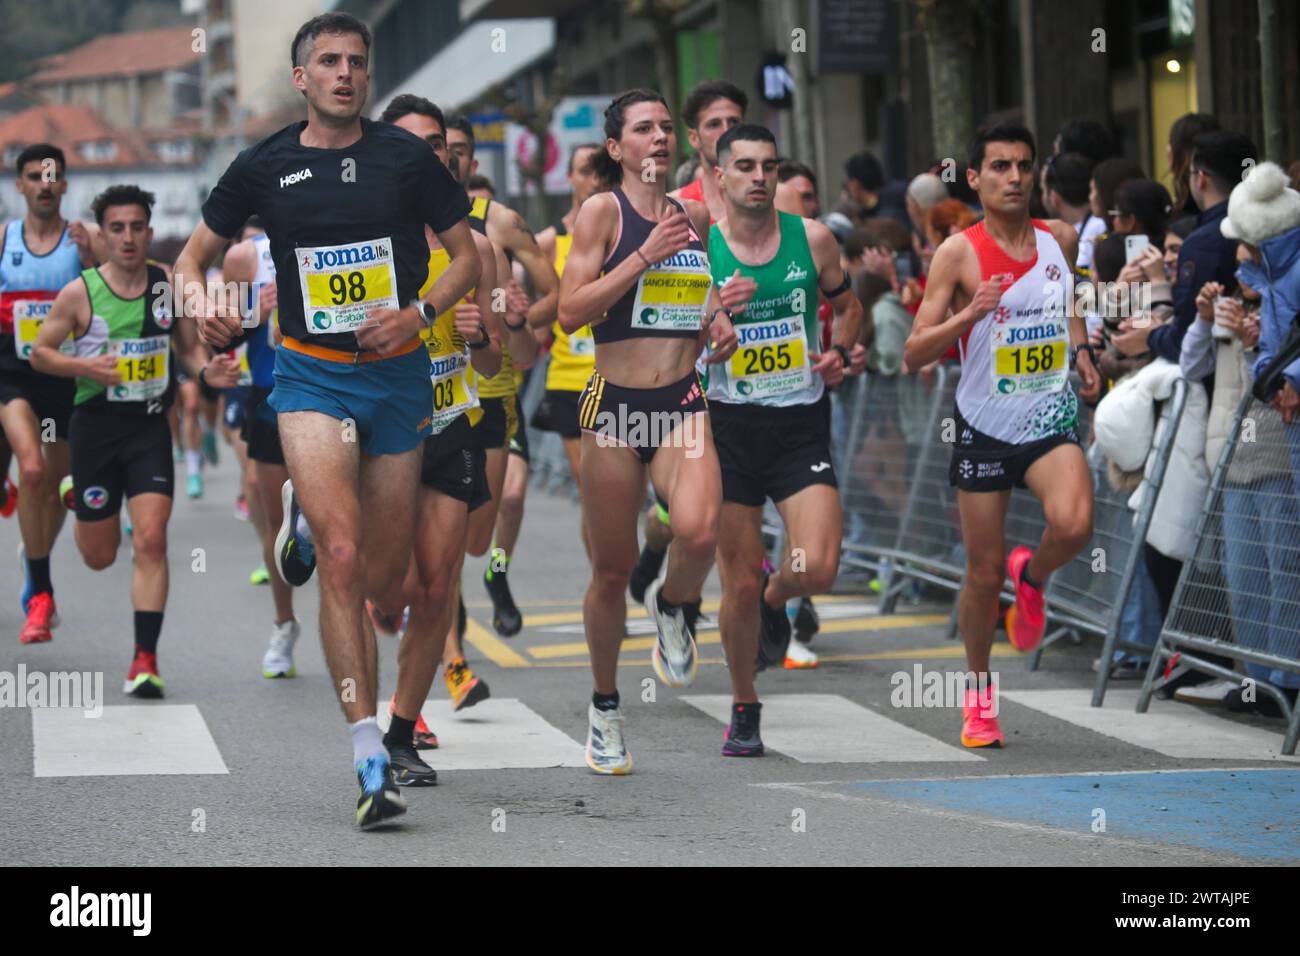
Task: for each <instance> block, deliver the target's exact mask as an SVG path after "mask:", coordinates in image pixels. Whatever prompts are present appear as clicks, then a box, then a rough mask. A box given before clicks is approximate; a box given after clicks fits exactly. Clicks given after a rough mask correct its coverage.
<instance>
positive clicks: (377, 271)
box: [297, 238, 399, 335]
mask: <svg viewBox="0 0 1300 956" xmlns="http://www.w3.org/2000/svg"><path fill="white" fill-rule="evenodd" d="M297 261H298V280H299V285H300V287H301V289H302V311H303V317H304V318H305V319H306V321H307V331H308V332H311V333H312V334H314V335H327V334H334V333H339V332H355V331H356V330H357V329H358V328H360V327H361V324H362V323H363V322H365V320H366V314H367V313H368V312H370V310H371V309H377V308H389V309H396V308H398V307H399V306H398V304H397V275H396V272H395V271H394V268H393V243H392V241H391V240H390V239H387V238H384V239H372V240H368V241H366V242H353V243H349V244H348V245H343V246H318V247H316V248H314V249H302V248H300V249H298V250H297Z"/></svg>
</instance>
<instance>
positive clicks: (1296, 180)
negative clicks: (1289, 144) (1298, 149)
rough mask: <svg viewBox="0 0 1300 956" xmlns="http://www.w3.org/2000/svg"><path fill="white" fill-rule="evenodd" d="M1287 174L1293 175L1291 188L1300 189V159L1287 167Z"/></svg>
mask: <svg viewBox="0 0 1300 956" xmlns="http://www.w3.org/2000/svg"><path fill="white" fill-rule="evenodd" d="M1286 174H1287V175H1288V176H1290V177H1291V188H1292V189H1300V159H1297V160H1296V161H1295V162H1294V163H1292V164H1291V165H1290V166H1288V167H1287V168H1286Z"/></svg>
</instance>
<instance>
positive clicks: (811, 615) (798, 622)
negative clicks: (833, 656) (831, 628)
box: [794, 597, 822, 644]
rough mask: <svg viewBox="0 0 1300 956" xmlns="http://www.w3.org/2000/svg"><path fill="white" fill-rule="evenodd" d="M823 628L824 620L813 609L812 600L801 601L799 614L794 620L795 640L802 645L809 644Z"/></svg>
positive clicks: (804, 599)
mask: <svg viewBox="0 0 1300 956" xmlns="http://www.w3.org/2000/svg"><path fill="white" fill-rule="evenodd" d="M821 628H822V619H821V617H820V615H818V613H817V608H815V607H813V602H812V598H810V597H803V598H800V599H799V613H798V614H796V615H795V618H794V639H795V640H796V641H798V642H799V643H800V644H807V643H808V642H809V641H811V640H812V639H813V635H814V634H816V633H817V632H818V631H820V630H821Z"/></svg>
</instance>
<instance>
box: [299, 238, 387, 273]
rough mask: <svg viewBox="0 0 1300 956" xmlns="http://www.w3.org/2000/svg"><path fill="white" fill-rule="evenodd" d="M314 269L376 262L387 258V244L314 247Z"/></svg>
mask: <svg viewBox="0 0 1300 956" xmlns="http://www.w3.org/2000/svg"><path fill="white" fill-rule="evenodd" d="M313 251H314V252H315V254H316V263H315V265H314V266H313V268H314V269H317V270H320V269H326V268H329V269H332V268H335V267H337V266H355V265H361V264H363V263H366V262H378V261H379V260H381V259H387V258H388V246H387V245H385V244H384V243H382V242H376V243H374V244H373V245H368V246H361V245H358V246H343V247H342V248H338V249H316V250H313Z"/></svg>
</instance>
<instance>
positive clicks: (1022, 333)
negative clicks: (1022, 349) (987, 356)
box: [996, 322, 1065, 345]
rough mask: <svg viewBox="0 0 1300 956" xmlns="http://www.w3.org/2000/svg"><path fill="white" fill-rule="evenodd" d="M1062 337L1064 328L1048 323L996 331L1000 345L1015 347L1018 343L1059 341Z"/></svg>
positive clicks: (1016, 326)
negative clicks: (1046, 340) (1047, 340)
mask: <svg viewBox="0 0 1300 956" xmlns="http://www.w3.org/2000/svg"><path fill="white" fill-rule="evenodd" d="M1063 335H1065V326H1063V325H1058V324H1057V323H1055V322H1049V323H1047V324H1046V325H1013V326H1012V327H1011V328H1009V329H998V330H997V335H996V338H997V340H998V342H999V343H1000V344H1003V345H1016V344H1018V343H1020V342H1041V341H1043V340H1044V339H1059V338H1060V337H1061V336H1063Z"/></svg>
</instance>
